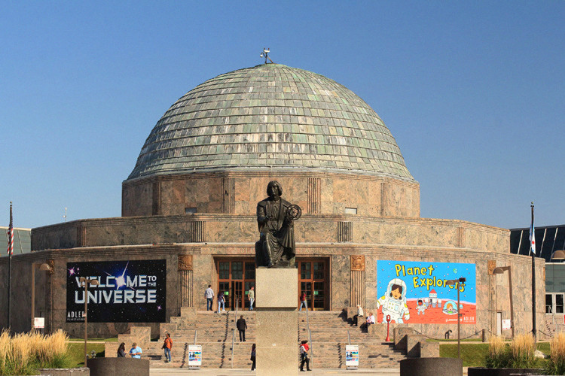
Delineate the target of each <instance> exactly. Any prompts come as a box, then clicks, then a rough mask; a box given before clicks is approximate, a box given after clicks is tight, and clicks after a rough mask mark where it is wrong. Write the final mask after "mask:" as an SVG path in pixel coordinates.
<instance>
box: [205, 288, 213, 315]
mask: <svg viewBox="0 0 565 377" xmlns="http://www.w3.org/2000/svg"><path fill="white" fill-rule="evenodd" d="M204 297H206V311H208V310H212V305H214V290H213V289H212V286H211V285H208V289H206V291H205V292H204Z"/></svg>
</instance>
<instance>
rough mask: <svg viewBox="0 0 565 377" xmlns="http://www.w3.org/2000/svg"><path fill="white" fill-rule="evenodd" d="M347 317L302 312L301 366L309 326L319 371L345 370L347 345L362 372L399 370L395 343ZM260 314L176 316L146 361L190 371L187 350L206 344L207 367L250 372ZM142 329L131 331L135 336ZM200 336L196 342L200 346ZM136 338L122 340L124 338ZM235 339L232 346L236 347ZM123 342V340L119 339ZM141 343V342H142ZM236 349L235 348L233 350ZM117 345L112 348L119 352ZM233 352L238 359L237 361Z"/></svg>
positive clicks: (148, 347)
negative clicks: (167, 348) (169, 344)
mask: <svg viewBox="0 0 565 377" xmlns="http://www.w3.org/2000/svg"><path fill="white" fill-rule="evenodd" d="M344 313H345V312H342V311H331V312H327V311H326V312H308V315H307V314H306V311H302V312H299V314H298V333H297V342H296V361H297V367H298V365H299V360H300V355H299V344H300V341H301V340H308V338H309V336H308V328H307V325H308V323H309V325H310V336H311V344H310V346H311V352H310V356H311V362H310V367H311V368H315V369H324V368H345V367H346V366H345V346H346V345H347V344H348V332H349V339H350V344H354V345H358V346H359V355H360V356H359V368H398V366H399V365H398V363H399V361H400V360H402V359H404V358H406V356H405V355H404V354H403V353H401V352H399V351H396V350H394V349H393V343H392V342H391V343H384V342H383V339H384V337H383V336H381V335H378V336H377V335H373V334H368V333H366V332H362V331H361V329H360V328H359V327H357V326H353V325H352V324H350V323H349V322H348V321H347V318H346V315H345V314H344ZM241 315H243V316H244V318H245V320H246V322H247V331H246V342H240V341H239V333H238V331H237V329H236V322H237V319H238V318H239V317H240V316H241ZM255 324H256V322H255V312H249V311H245V312H241V311H239V312H238V313H237V317H236V313H235V312H233V311H232V312H226V313H222V314H217V313H213V312H206V311H198V312H197V311H195V310H190V309H189V308H183V311H182V313H181V316H179V317H171V320H170V322H169V323H164V324H161V329H160V333H161V336H160V338H159V340H158V341H156V342H151V341H149V340H147V341H145V342H144V341H141V343H142V344H143V345H144V348H143V357H144V358H149V359H150V360H151V366H152V367H160V368H162V367H171V368H179V367H187V366H188V360H186V355H187V352H186V350H187V347H188V345H189V344H199V345H202V368H228V369H231V368H234V369H251V360H250V355H251V346H252V344H253V343H255ZM134 331H135V332H137V333H141V330H138V329H136V328H133V329H132V334H133V333H134ZM167 332H169V333H170V334H171V338H172V339H173V350H172V362H171V363H165V361H164V360H165V358H164V354H163V350H162V348H161V347H162V345H163V341H164V338H165V334H166V333H167ZM195 334H196V343H195ZM126 336H129V337H131V336H132V335H120V337H126ZM232 340H233V343H232ZM119 341H121V340H119ZM137 341H138V343H139V342H140V340H137ZM232 344H233V347H232ZM115 348H117V345H114V344H112V345H111V346H107V350H109V349H110V350H114V349H115ZM232 351H233V356H232Z"/></svg>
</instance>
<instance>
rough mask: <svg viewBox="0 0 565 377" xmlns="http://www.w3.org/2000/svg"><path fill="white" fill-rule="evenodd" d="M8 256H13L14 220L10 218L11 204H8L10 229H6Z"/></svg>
mask: <svg viewBox="0 0 565 377" xmlns="http://www.w3.org/2000/svg"><path fill="white" fill-rule="evenodd" d="M7 233H8V255H12V254H14V218H13V217H12V203H10V227H9V228H8V232H7Z"/></svg>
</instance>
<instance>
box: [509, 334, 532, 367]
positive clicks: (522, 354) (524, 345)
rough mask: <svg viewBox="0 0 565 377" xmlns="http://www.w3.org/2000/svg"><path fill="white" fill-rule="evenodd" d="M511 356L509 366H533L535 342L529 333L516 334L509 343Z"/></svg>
mask: <svg viewBox="0 0 565 377" xmlns="http://www.w3.org/2000/svg"><path fill="white" fill-rule="evenodd" d="M510 349H511V351H512V357H511V358H510V363H509V366H508V367H509V368H534V367H535V365H536V359H535V352H536V342H535V340H534V337H533V336H532V335H531V334H520V335H517V336H516V337H515V338H514V339H513V340H512V343H510Z"/></svg>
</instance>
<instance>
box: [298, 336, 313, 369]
mask: <svg viewBox="0 0 565 377" xmlns="http://www.w3.org/2000/svg"><path fill="white" fill-rule="evenodd" d="M308 351H310V347H309V346H308V341H307V340H303V341H302V342H300V371H301V372H304V364H306V370H307V371H308V372H311V371H312V369H310V358H309V357H308Z"/></svg>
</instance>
